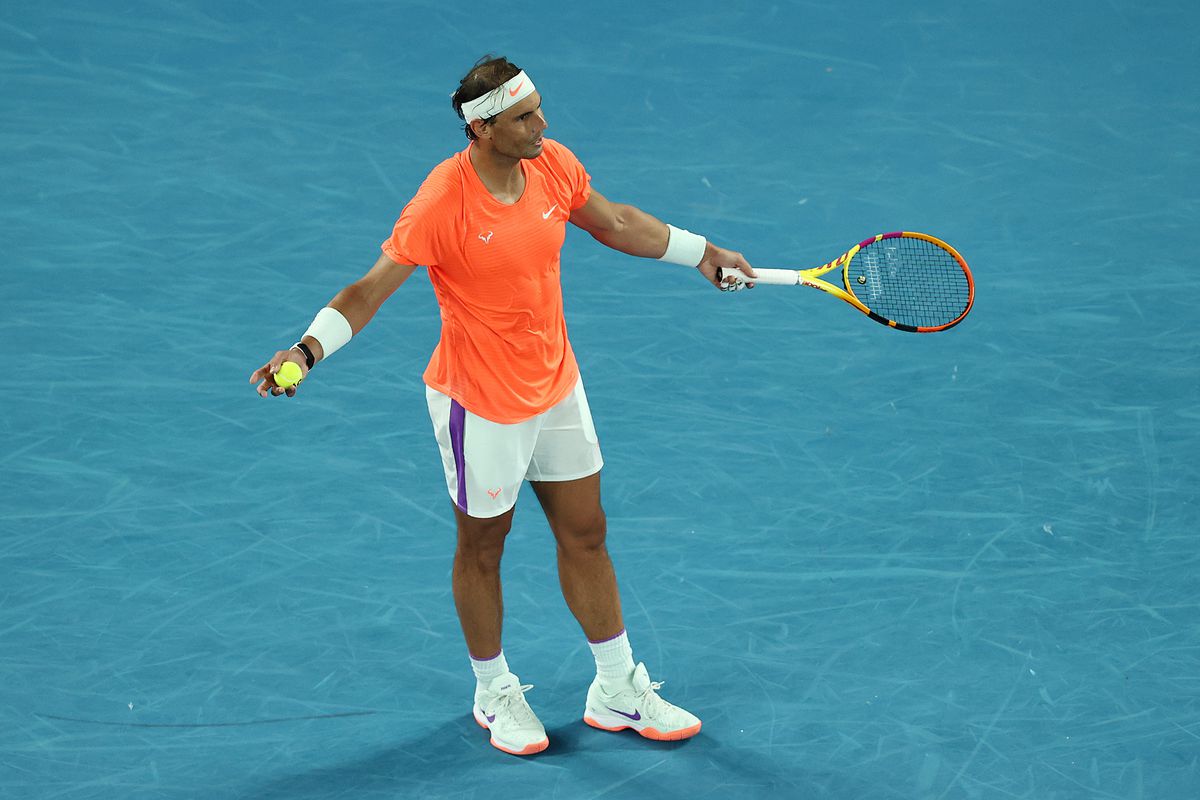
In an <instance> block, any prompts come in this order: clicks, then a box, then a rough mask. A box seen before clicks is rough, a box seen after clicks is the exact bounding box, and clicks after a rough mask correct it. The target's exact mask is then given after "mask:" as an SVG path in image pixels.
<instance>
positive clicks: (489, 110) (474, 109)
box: [462, 71, 536, 122]
mask: <svg viewBox="0 0 1200 800" xmlns="http://www.w3.org/2000/svg"><path fill="white" fill-rule="evenodd" d="M535 91H536V90H535V89H534V88H533V81H531V80H529V78H528V77H527V76H526V75H525V73H524V71H522V72H518V73H517V74H516V75H514V76H513V77H511V78H509V79H508V80H507V81H505V82H504V83H503V84H501V85H500V86H498V87H496V88H495V89H493V90H492V91H490V92H488V93H487V94H485V95H484V96H483V97H477V98H475V99H474V100H468V101H467V102H465V103H463V104H462V113H463V119H465V120H466V121H467V122H473V121H475V120H477V119H491V118H492V117H494V116H496V115H497V114H499V113H501V112H503V111H506V110H508V109H510V108H512V107H513V106H515V105H516V104H517V103H519V102H521V101H522V100H524V99H525V98H526V97H529V95H531V94H533V93H534V92H535Z"/></svg>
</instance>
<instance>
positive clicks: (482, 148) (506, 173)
mask: <svg viewBox="0 0 1200 800" xmlns="http://www.w3.org/2000/svg"><path fill="white" fill-rule="evenodd" d="M469 155H470V158H471V165H472V166H474V167H475V174H477V175H478V176H479V180H481V181H483V185H484V188H486V189H487V190H488V192H490V193H491V195H492V196H493V197H495V198H496V199H497V200H499V201H500V202H502V203H515V202H517V201H518V200H520V199H521V194H522V193H523V192H524V191H525V173H524V172H522V171H521V159H519V158H512V157H510V156H506V155H503V154H501V153H497V152H496V151H495V150H494V149H493V148H491V147H489V146H487V145H483V144H481V142H479V141H476V142H475V143H474V144H473V145H472V146H471V149H470V151H469Z"/></svg>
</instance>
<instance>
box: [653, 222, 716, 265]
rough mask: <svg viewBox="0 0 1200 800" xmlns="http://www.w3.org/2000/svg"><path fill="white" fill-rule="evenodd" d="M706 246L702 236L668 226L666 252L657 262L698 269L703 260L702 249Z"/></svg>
mask: <svg viewBox="0 0 1200 800" xmlns="http://www.w3.org/2000/svg"><path fill="white" fill-rule="evenodd" d="M707 246H708V242H707V241H705V239H704V237H703V236H701V235H699V234H696V233H692V232H691V231H685V230H684V229H682V228H676V227H675V226H674V225H668V226H667V252H665V253H663V254H662V255H661V256H659V258H658V260H659V261H669V262H670V263H672V264H682V265H683V266H685V267H698V266H700V262H701V261H703V260H704V248H705V247H707Z"/></svg>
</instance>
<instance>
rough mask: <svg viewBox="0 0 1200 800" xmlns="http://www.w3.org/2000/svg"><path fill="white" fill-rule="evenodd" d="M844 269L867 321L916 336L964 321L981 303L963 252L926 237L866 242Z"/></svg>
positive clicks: (888, 236) (898, 235)
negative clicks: (978, 303)
mask: <svg viewBox="0 0 1200 800" xmlns="http://www.w3.org/2000/svg"><path fill="white" fill-rule="evenodd" d="M847 255H848V256H849V257H848V258H846V260H845V261H844V262H843V265H842V285H843V288H845V290H846V292H847V293H849V294H851V295H853V296H854V297H855V298H857V299H858V300H859V301H860V302H861V303H862V304H863V306H865V307H866V309H867V311H866V313H867V316H869V317H870V318H871V319H873V320H875V321H876V322H879V323H881V324H883V325H887V326H888V327H891V328H896V329H897V330H902V331H908V332H910V333H935V332H937V331H944V330H947V329H949V328H953V327H954V326H955V325H957V324H958V323H960V322H962V321H963V319H964V318H965V317H966V316H967V314H968V313H969V312H970V311H971V307H972V306H973V305H974V304H975V279H974V278H973V277H972V276H971V268H970V267H968V266H967V262H966V259H964V258H963V257H962V256H961V255H960V254H959V252H958V251H957V250H955V249H954V248H953V247H951V246H950V245H948V244H947V243H946V242H943V241H942V240H941V239H938V238H937V237H936V236H930V235H928V234H925V233H916V232H915V231H896V232H893V233H880V234H877V235H875V236H872V237H871V238H870V239H864V240H863V241H861V242H859V243H858V246H857V247H855V248H853V249H851V250H850V252H849V253H847Z"/></svg>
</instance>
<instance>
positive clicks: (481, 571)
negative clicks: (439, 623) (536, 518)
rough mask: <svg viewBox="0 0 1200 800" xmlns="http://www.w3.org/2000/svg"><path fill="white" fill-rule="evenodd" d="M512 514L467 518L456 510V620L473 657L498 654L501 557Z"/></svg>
mask: <svg viewBox="0 0 1200 800" xmlns="http://www.w3.org/2000/svg"><path fill="white" fill-rule="evenodd" d="M513 511H515V509H509V511H507V512H506V513H504V514H501V515H500V516H498V517H491V518H489V519H480V518H478V517H469V516H467V515H466V514H464V513H462V511H460V510H459V509H458V508H457V507H455V509H454V518H455V521H456V522H457V523H458V547H457V549H456V550H455V551H454V571H453V573H452V586H453V589H454V606H455V608H457V609H458V621H459V624H461V625H462V630H463V636H464V637H465V638H466V640H467V650H468V651H469V652H470V653H471V655H472V656H474V657H475V658H491V657H492V656H494V655H496V653H499V652H500V629H501V627H502V624H503V621H504V598H503V595H502V593H501V590H500V557H501V556H502V555H503V554H504V538H505V537H506V536H507V535H508V532H509V530H510V529H511V528H512V519H513Z"/></svg>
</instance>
